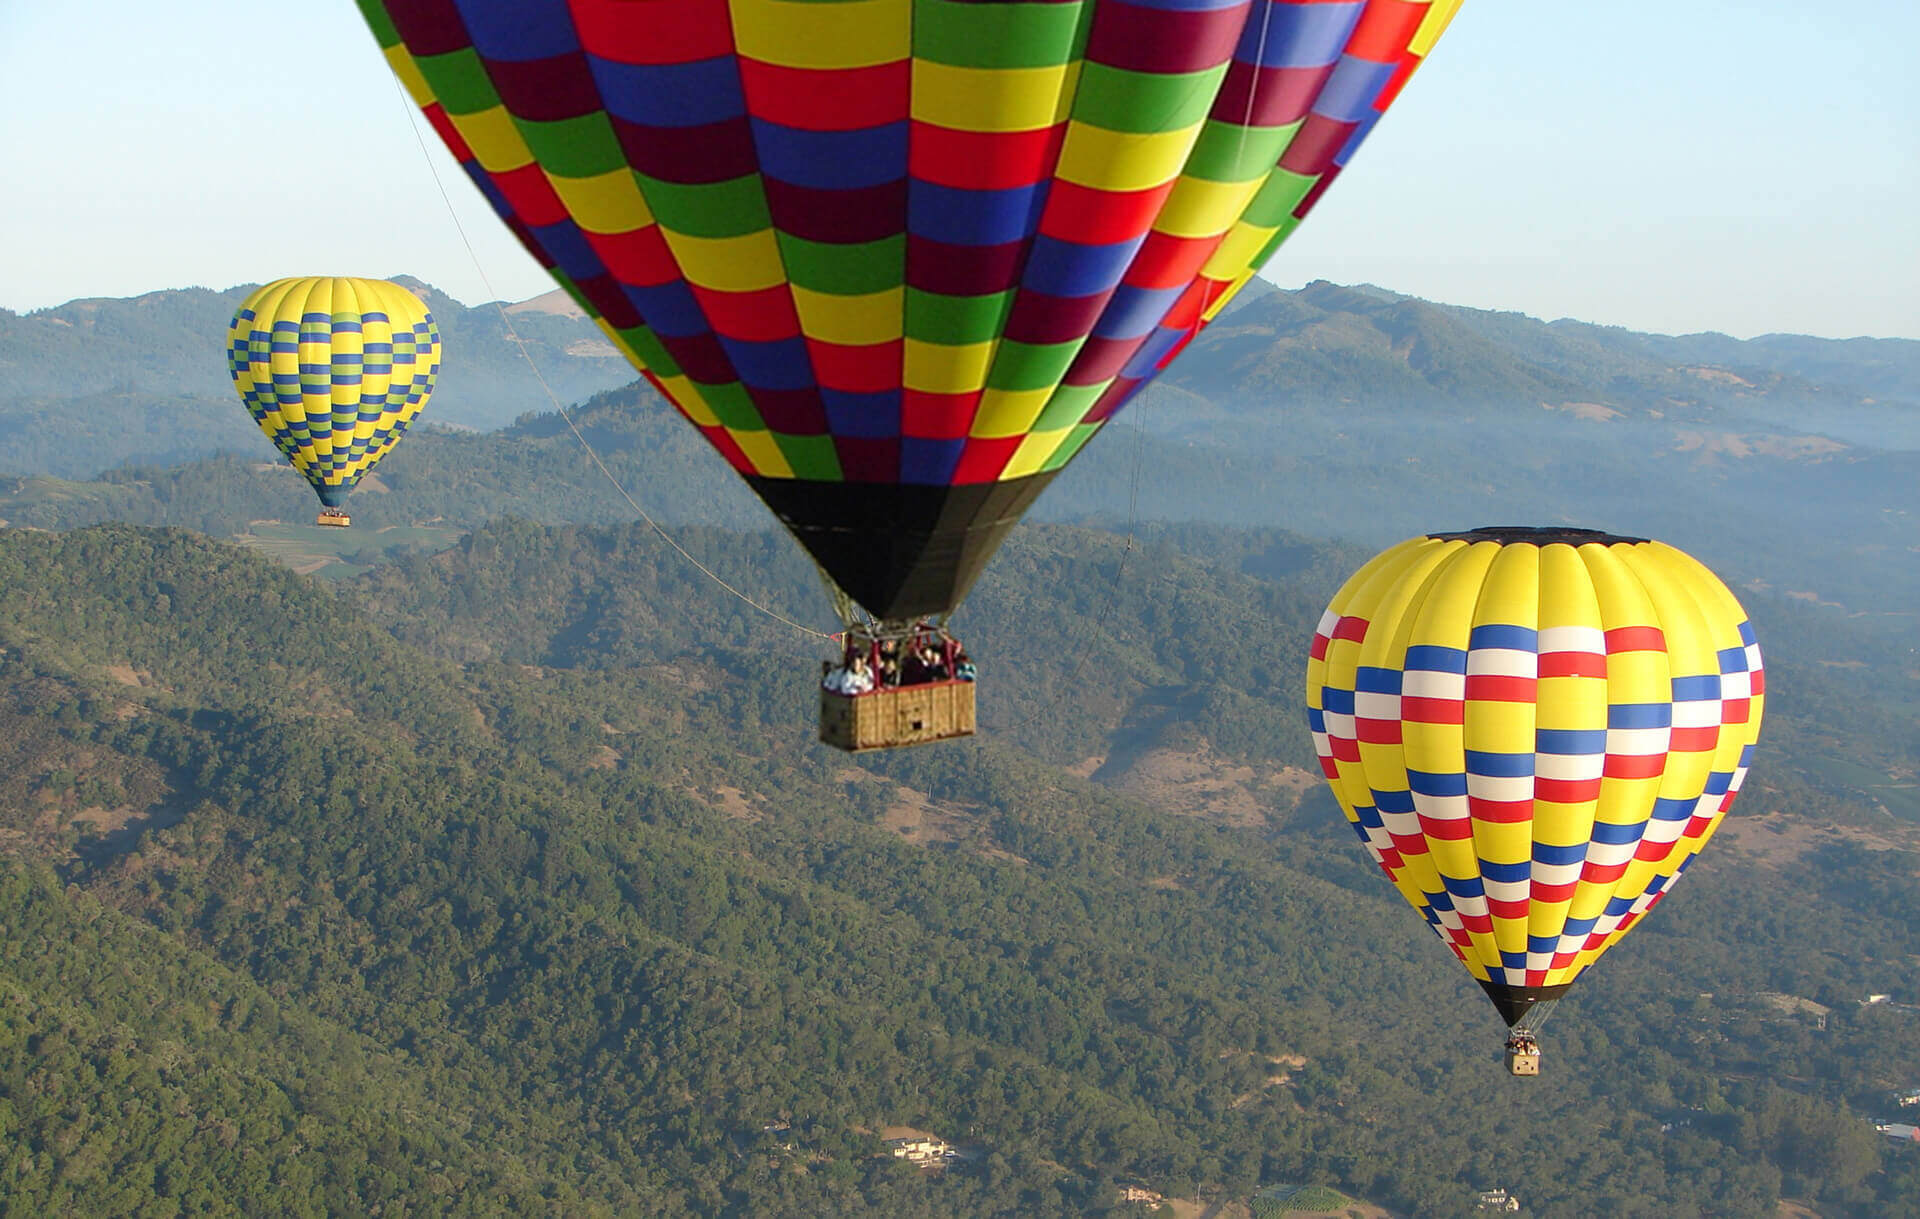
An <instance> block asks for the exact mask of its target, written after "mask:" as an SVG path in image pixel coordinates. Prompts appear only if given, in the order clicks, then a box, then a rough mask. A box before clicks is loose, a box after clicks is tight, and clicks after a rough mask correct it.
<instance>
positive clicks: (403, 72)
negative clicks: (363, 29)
mask: <svg viewBox="0 0 1920 1219" xmlns="http://www.w3.org/2000/svg"><path fill="white" fill-rule="evenodd" d="M382 54H384V55H385V56H386V57H387V66H388V67H389V68H392V69H393V74H394V76H395V77H397V78H398V79H399V81H400V84H401V87H402V88H404V89H406V91H407V96H408V97H411V98H412V99H413V104H414V105H416V106H418V107H420V108H421V109H422V110H425V109H426V108H427V107H428V106H431V105H432V104H433V103H434V102H435V101H436V100H437V99H436V98H435V97H434V96H433V86H432V85H429V84H428V83H427V78H426V77H424V76H422V75H420V67H419V65H418V64H416V63H414V62H413V56H412V55H410V54H408V53H407V48H406V44H405V43H399V42H396V43H394V44H393V45H392V46H390V47H388V48H387V49H386V50H385V51H383V52H382Z"/></svg>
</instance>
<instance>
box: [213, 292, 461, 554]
mask: <svg viewBox="0 0 1920 1219" xmlns="http://www.w3.org/2000/svg"><path fill="white" fill-rule="evenodd" d="M227 368H228V371H230V372H231V373H232V374H233V385H234V388H235V389H236V390H238V391H239V393H240V400H241V401H242V402H244V403H246V405H247V410H248V411H249V412H251V413H252V415H253V418H254V422H256V423H258V424H259V425H260V430H261V431H263V432H265V433H266V434H267V439H269V440H271V441H273V444H274V447H275V448H277V449H279V450H280V451H281V452H282V453H284V454H286V457H287V460H288V461H290V462H292V463H293V468H294V469H296V470H298V471H300V473H302V474H304V475H305V476H306V479H307V481H308V482H310V483H312V484H313V489H314V490H315V491H316V492H318V493H319V496H320V503H321V504H322V505H324V507H323V510H322V511H321V513H320V518H319V522H318V523H319V524H322V525H346V524H348V523H350V521H349V518H348V517H347V515H346V513H345V512H344V511H342V510H341V504H342V503H343V502H344V501H345V499H346V496H347V492H349V491H351V490H353V486H354V484H355V483H357V482H359V481H360V476H361V475H363V474H365V473H366V472H367V471H368V470H371V469H373V467H374V466H375V465H376V464H378V463H379V461H380V459H381V458H382V457H385V456H386V455H387V454H388V452H390V451H391V450H392V449H393V446H394V445H395V444H397V443H399V440H400V438H401V437H402V436H404V435H406V432H407V427H408V425H409V424H411V423H412V422H413V420H414V417H415V416H416V415H418V414H419V413H420V410H421V408H422V407H424V406H426V404H427V398H428V397H429V396H431V395H432V393H433V383H434V379H435V378H436V377H437V376H438V375H439V373H440V329H439V327H437V326H435V325H434V322H433V315H432V314H430V313H428V312H427V308H426V306H425V305H423V304H421V303H420V300H419V298H418V297H416V296H414V294H413V293H411V292H409V291H407V290H406V289H405V288H402V287H401V286H400V285H398V284H391V283H387V282H386V281H384V280H378V279H332V278H325V277H318V276H310V277H307V278H303V279H278V280H275V281H274V282H272V283H270V284H268V285H266V286H265V287H263V288H260V289H258V290H256V291H255V292H254V293H253V294H252V295H251V296H249V297H247V299H246V300H245V301H243V302H241V305H240V309H239V311H238V312H237V313H235V314H234V315H233V321H232V323H230V324H229V326H228V328H227Z"/></svg>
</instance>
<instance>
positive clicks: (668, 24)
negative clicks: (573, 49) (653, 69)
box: [569, 0, 733, 64]
mask: <svg viewBox="0 0 1920 1219" xmlns="http://www.w3.org/2000/svg"><path fill="white" fill-rule="evenodd" d="M569 7H570V9H571V10H572V13H573V23H574V28H575V29H576V30H577V31H578V32H579V35H580V45H581V46H583V47H585V48H586V49H587V50H588V51H591V52H592V53H593V54H595V55H598V56H600V57H601V58H602V59H611V60H613V61H614V62H616V63H630V64H677V63H693V62H695V61H697V60H702V59H713V58H716V57H718V56H721V55H730V54H732V53H733V21H732V18H731V16H730V15H729V11H728V6H727V0H650V3H648V4H646V5H645V6H644V7H643V6H640V5H636V4H633V3H632V2H631V0H571V2H570V4H569Z"/></svg>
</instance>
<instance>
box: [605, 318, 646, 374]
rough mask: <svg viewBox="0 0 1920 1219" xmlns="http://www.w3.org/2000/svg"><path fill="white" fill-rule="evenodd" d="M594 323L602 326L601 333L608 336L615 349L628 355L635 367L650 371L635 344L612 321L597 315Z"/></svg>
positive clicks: (642, 370)
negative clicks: (614, 326)
mask: <svg viewBox="0 0 1920 1219" xmlns="http://www.w3.org/2000/svg"><path fill="white" fill-rule="evenodd" d="M593 324H594V325H595V326H598V327H599V328H600V333H601V334H603V335H605V336H607V342H609V343H611V344H613V349H614V350H615V351H617V352H619V353H620V354H621V355H623V356H625V357H627V359H628V360H629V361H631V362H632V364H633V366H634V367H635V368H637V369H639V370H640V371H641V372H647V371H650V370H649V369H648V368H647V362H646V361H645V360H643V359H641V358H640V353H639V352H637V351H635V350H634V349H633V344H631V343H629V342H627V341H626V340H625V339H624V338H622V337H620V332H619V331H618V330H615V329H614V328H613V325H612V324H611V323H610V322H608V321H607V319H606V318H604V317H595V318H594V319H593Z"/></svg>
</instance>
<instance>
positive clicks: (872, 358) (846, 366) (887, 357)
mask: <svg viewBox="0 0 1920 1219" xmlns="http://www.w3.org/2000/svg"><path fill="white" fill-rule="evenodd" d="M901 349H902V343H901V340H899V339H894V340H893V341H891V342H887V343H871V344H857V345H856V344H850V343H825V342H822V341H820V340H819V339H808V340H807V354H808V355H809V356H810V357H812V360H813V375H814V379H815V380H817V381H819V383H820V384H821V385H822V386H823V387H825V388H827V389H837V390H844V391H846V392H847V393H854V394H878V393H885V392H887V391H888V390H891V389H894V388H895V387H897V386H898V385H899V384H900V366H901V359H902V356H901Z"/></svg>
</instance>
